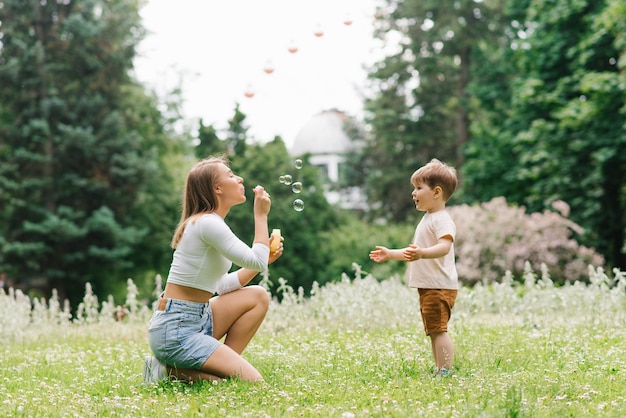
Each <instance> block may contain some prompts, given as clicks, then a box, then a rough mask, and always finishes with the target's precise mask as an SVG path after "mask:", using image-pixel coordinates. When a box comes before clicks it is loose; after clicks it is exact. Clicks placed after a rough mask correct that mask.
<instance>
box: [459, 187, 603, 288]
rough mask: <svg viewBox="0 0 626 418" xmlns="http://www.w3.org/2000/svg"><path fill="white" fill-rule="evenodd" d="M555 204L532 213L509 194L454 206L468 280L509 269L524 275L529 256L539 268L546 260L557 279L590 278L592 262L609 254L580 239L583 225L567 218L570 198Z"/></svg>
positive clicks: (494, 277)
mask: <svg viewBox="0 0 626 418" xmlns="http://www.w3.org/2000/svg"><path fill="white" fill-rule="evenodd" d="M552 207H553V209H554V210H553V211H552V210H546V211H544V212H541V213H526V211H525V208H524V207H517V206H511V205H508V204H507V202H506V200H505V199H504V198H503V197H498V198H494V199H492V200H491V201H489V202H485V203H482V204H481V205H473V206H469V205H458V206H449V207H448V210H449V212H450V215H451V216H452V218H453V219H454V222H455V223H456V226H457V241H456V243H455V251H456V257H457V270H458V273H459V278H460V280H461V281H462V282H463V284H466V285H471V284H474V283H477V282H493V281H500V280H501V279H502V277H504V275H505V273H506V272H507V271H509V272H510V273H511V274H512V275H513V276H514V277H516V278H518V279H520V278H521V277H522V276H523V274H524V266H525V264H526V262H528V263H530V265H531V267H532V268H533V270H535V271H540V270H542V269H543V268H542V266H543V267H544V268H545V269H547V271H548V272H549V274H550V277H551V279H552V280H553V281H554V282H556V283H565V282H566V281H567V282H575V281H586V280H587V278H588V273H589V266H590V265H592V266H601V265H603V264H604V259H603V257H602V256H601V255H600V254H598V253H597V252H596V251H595V250H594V249H593V248H587V247H585V246H582V245H580V244H579V243H578V242H577V241H576V239H575V237H576V235H577V234H581V233H582V232H583V229H582V228H581V227H580V226H579V225H577V224H576V223H574V222H572V221H570V220H569V219H567V216H568V215H569V206H568V205H567V203H565V202H563V201H556V202H554V203H553V205H552Z"/></svg>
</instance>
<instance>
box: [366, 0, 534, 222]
mask: <svg viewBox="0 0 626 418" xmlns="http://www.w3.org/2000/svg"><path fill="white" fill-rule="evenodd" d="M386 4H387V5H388V6H389V7H388V10H390V11H389V12H388V13H385V12H383V11H381V12H380V13H379V14H378V16H379V18H378V20H377V26H378V31H377V33H378V37H379V38H380V40H381V41H382V42H383V44H385V45H387V46H388V48H387V50H388V51H392V52H391V53H390V54H389V55H388V56H387V57H385V58H384V59H383V60H382V61H381V62H379V63H377V64H376V65H374V67H373V68H372V69H371V70H370V75H369V78H370V79H371V80H372V87H373V88H374V90H375V91H376V94H375V95H374V97H372V98H370V99H369V100H367V102H366V109H367V111H368V121H369V123H370V124H371V126H372V138H371V140H370V142H369V143H368V146H367V147H366V148H365V149H364V151H363V154H364V155H363V156H362V157H361V159H360V161H362V165H363V176H364V178H365V184H366V190H367V193H368V198H369V200H370V202H371V203H372V206H373V208H374V209H375V211H374V215H375V216H381V217H383V218H385V219H389V220H392V221H395V222H397V221H403V220H406V219H407V218H408V217H409V216H411V214H412V211H413V205H412V203H411V201H410V199H406V198H405V197H404V196H405V195H406V194H407V193H410V184H409V181H408V179H409V176H410V175H411V173H412V172H413V171H414V170H415V169H417V168H418V167H419V166H421V165H423V164H425V163H426V162H428V161H430V159H431V158H433V157H436V158H439V159H441V160H443V161H445V162H447V163H449V164H451V165H453V166H456V167H457V168H460V167H461V166H462V165H463V163H464V156H463V152H462V151H463V148H464V147H465V146H466V145H468V143H470V144H471V134H472V133H473V132H475V131H476V129H475V128H472V126H471V125H470V122H474V123H476V122H479V121H481V120H494V121H495V120H500V118H501V112H502V111H503V109H505V108H506V107H507V106H508V100H507V98H508V95H509V94H510V93H509V90H510V87H509V85H508V84H507V81H508V80H509V79H510V74H512V73H513V72H512V71H511V65H510V64H509V61H508V55H507V53H506V52H503V51H506V46H507V45H509V44H510V39H509V38H510V33H508V32H507V30H509V31H510V27H509V26H508V25H509V24H510V22H511V21H513V20H514V19H515V18H516V17H517V16H518V15H519V14H520V13H521V12H520V9H521V8H522V6H521V4H525V2H516V3H515V4H511V5H510V6H509V5H508V3H507V2H503V1H486V2H475V1H471V0H464V1H454V2H452V1H443V2H442V1H421V0H408V1H404V2H399V3H398V2H395V1H387V2H386ZM505 4H506V6H507V7H505ZM383 10H386V9H383ZM398 39H399V41H398ZM405 187H406V188H405Z"/></svg>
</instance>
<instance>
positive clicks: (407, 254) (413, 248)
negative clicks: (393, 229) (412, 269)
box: [403, 244, 423, 262]
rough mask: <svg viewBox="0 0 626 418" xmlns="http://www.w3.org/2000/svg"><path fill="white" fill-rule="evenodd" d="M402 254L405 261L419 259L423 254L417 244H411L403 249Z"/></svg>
mask: <svg viewBox="0 0 626 418" xmlns="http://www.w3.org/2000/svg"><path fill="white" fill-rule="evenodd" d="M403 256H404V261H407V262H408V261H415V260H419V259H420V258H422V256H423V253H422V249H421V248H420V247H418V246H417V245H413V244H411V245H409V246H408V247H406V248H405V249H404V252H403Z"/></svg>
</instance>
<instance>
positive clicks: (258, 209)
mask: <svg viewBox="0 0 626 418" xmlns="http://www.w3.org/2000/svg"><path fill="white" fill-rule="evenodd" d="M271 207H272V201H271V200H270V194H269V193H268V192H266V191H265V189H264V188H263V186H256V187H255V188H254V214H255V215H260V216H267V215H268V214H269V213H270V208H271Z"/></svg>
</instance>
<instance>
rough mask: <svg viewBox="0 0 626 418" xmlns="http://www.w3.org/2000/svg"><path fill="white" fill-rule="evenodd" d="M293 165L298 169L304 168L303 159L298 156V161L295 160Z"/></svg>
mask: <svg viewBox="0 0 626 418" xmlns="http://www.w3.org/2000/svg"><path fill="white" fill-rule="evenodd" d="M293 165H294V167H296V170H300V169H302V160H301V159H299V158H298V159H297V160H296V161H294V162H293Z"/></svg>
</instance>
